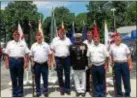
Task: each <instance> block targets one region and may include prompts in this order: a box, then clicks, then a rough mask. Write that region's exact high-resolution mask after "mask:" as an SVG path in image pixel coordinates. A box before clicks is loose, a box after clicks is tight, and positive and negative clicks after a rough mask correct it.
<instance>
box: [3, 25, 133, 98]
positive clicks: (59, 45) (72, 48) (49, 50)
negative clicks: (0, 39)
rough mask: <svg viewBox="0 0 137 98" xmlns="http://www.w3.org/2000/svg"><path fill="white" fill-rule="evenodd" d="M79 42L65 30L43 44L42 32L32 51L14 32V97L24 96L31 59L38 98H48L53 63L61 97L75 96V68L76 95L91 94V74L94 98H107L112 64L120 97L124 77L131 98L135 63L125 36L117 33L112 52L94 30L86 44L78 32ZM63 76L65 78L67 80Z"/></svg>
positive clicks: (10, 54) (10, 57)
mask: <svg viewBox="0 0 137 98" xmlns="http://www.w3.org/2000/svg"><path fill="white" fill-rule="evenodd" d="M74 36H75V43H73V44H72V43H71V41H70V39H69V38H68V37H67V36H66V35H65V31H64V29H63V28H62V27H61V26H60V27H59V28H58V36H57V37H55V38H54V39H53V40H52V42H51V44H50V45H48V43H46V42H43V40H42V39H43V36H42V35H41V33H40V32H38V33H37V34H36V42H35V43H34V44H33V45H32V47H31V49H30V51H29V49H28V48H27V45H26V44H25V43H24V42H22V41H20V40H19V37H20V35H19V32H18V31H17V30H16V31H14V32H13V39H14V40H12V41H9V42H8V44H7V47H6V50H5V54H6V60H5V62H6V68H9V69H10V75H11V80H12V88H13V89H12V96H13V97H23V72H24V69H25V68H26V67H27V66H28V64H27V62H28V59H27V58H28V57H29V58H30V61H31V63H32V64H31V65H32V67H33V71H34V75H35V84H36V97H40V96H41V93H43V94H44V96H45V97H48V70H49V68H50V67H51V64H53V66H54V68H55V69H56V71H57V76H58V83H59V90H60V94H61V95H64V94H65V93H66V94H68V95H70V94H71V81H70V73H71V67H72V69H73V71H74V75H73V76H74V77H73V79H74V86H75V91H76V96H80V95H82V96H83V97H84V96H85V94H86V91H90V75H92V83H93V88H91V89H93V96H94V97H105V96H106V91H105V89H106V86H105V85H106V83H105V74H106V73H105V72H106V70H107V68H108V64H109V62H110V61H111V65H112V67H113V68H114V74H115V81H116V82H115V83H116V92H117V94H116V96H119V97H120V96H121V97H122V96H123V95H122V90H121V77H122V78H123V80H124V87H125V96H127V97H129V96H130V92H131V88H130V71H129V69H130V70H131V69H132V61H131V56H130V51H129V49H128V47H127V45H125V44H123V43H121V36H120V35H119V34H118V33H117V35H116V36H115V43H114V44H113V45H111V46H110V49H109V50H108V49H107V47H106V46H105V45H103V44H102V43H100V37H99V35H94V34H93V33H92V31H91V30H88V32H87V40H85V41H84V42H82V39H81V37H82V34H81V33H76V34H75V35H74ZM41 74H42V77H43V82H44V83H43V89H42V91H41V83H40V77H41ZM63 76H64V77H65V79H63Z"/></svg>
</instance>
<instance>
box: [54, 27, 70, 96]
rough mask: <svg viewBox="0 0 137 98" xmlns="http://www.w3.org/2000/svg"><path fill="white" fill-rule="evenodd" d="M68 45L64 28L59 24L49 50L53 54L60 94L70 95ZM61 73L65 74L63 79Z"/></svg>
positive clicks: (68, 40)
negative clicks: (56, 35)
mask: <svg viewBox="0 0 137 98" xmlns="http://www.w3.org/2000/svg"><path fill="white" fill-rule="evenodd" d="M70 45H71V41H70V39H69V38H68V37H66V35H65V30H64V29H63V28H62V27H61V26H60V27H59V28H58V37H56V38H54V39H53V40H52V43H51V50H52V51H53V52H54V55H55V62H56V70H57V76H58V81H59V87H60V94H61V95H64V93H67V94H69V95H70V52H69V46H70ZM63 73H64V74H65V81H64V80H63Z"/></svg>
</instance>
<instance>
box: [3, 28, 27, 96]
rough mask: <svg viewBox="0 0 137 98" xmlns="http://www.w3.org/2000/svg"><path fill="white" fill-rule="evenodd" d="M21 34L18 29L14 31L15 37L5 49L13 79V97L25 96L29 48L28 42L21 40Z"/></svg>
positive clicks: (6, 61)
mask: <svg viewBox="0 0 137 98" xmlns="http://www.w3.org/2000/svg"><path fill="white" fill-rule="evenodd" d="M19 38H20V34H19V32H18V31H17V30H15V31H14V32H13V39H14V40H12V41H9V42H8V44H7V47H6V49H5V54H6V57H5V63H6V68H7V69H10V75H11V81H12V97H23V75H24V68H26V67H27V58H26V55H27V54H28V53H29V49H28V47H27V46H26V44H25V43H24V42H23V41H21V40H19Z"/></svg>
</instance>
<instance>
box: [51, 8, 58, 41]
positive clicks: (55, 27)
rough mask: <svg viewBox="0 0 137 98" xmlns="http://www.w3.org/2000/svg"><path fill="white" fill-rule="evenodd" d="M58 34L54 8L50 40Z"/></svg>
mask: <svg viewBox="0 0 137 98" xmlns="http://www.w3.org/2000/svg"><path fill="white" fill-rule="evenodd" d="M56 36H58V35H57V26H56V19H55V15H54V9H53V8H52V12H51V25H50V42H51V40H52V39H53V38H54V37H56Z"/></svg>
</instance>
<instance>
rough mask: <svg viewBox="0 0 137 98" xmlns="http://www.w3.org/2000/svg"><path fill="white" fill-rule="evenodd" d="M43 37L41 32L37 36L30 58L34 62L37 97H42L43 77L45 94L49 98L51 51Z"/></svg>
mask: <svg viewBox="0 0 137 98" xmlns="http://www.w3.org/2000/svg"><path fill="white" fill-rule="evenodd" d="M42 39H43V36H42V35H41V33H40V32H37V34H36V40H37V42H36V43H34V44H33V45H32V47H31V51H30V56H31V59H32V61H33V62H34V66H33V68H34V74H35V83H36V97H40V95H41V88H40V85H41V82H40V77H41V74H42V77H43V82H44V83H43V94H44V96H45V97H48V68H49V67H50V63H51V62H50V60H51V51H50V47H49V45H48V44H47V43H46V42H43V41H42Z"/></svg>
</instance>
